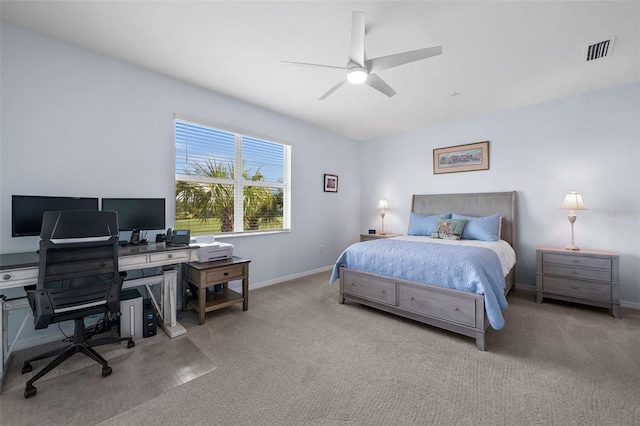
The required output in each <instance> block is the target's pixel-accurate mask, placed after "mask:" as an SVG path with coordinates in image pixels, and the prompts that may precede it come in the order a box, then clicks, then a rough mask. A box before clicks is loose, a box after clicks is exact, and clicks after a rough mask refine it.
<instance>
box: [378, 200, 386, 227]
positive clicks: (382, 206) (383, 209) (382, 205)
mask: <svg viewBox="0 0 640 426" xmlns="http://www.w3.org/2000/svg"><path fill="white" fill-rule="evenodd" d="M378 210H381V212H380V217H382V229H381V231H380V235H386V234H385V232H384V214H385V212H386V210H389V204H387V200H386V199H385V198H380V201H378Z"/></svg>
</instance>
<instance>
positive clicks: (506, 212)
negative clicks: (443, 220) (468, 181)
mask: <svg viewBox="0 0 640 426" xmlns="http://www.w3.org/2000/svg"><path fill="white" fill-rule="evenodd" d="M411 211H412V212H414V213H418V214H421V215H425V216H428V215H434V214H443V213H458V214H461V215H465V216H490V215H494V214H499V215H500V216H502V234H501V235H502V237H501V238H502V239H503V240H505V241H506V242H508V243H509V244H510V245H511V247H513V248H514V249H515V246H516V192H515V191H512V192H485V193H475V194H427V195H414V196H413V201H412V203H411Z"/></svg>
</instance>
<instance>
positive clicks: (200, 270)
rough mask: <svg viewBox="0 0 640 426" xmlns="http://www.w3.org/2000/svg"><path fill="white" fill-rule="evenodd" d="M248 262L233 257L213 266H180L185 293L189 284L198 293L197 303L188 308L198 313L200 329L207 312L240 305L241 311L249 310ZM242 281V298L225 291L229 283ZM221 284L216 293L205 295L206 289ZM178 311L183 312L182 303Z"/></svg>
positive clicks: (196, 263)
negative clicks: (220, 289)
mask: <svg viewBox="0 0 640 426" xmlns="http://www.w3.org/2000/svg"><path fill="white" fill-rule="evenodd" d="M249 262H251V261H250V260H247V259H242V258H240V257H237V256H233V257H232V258H231V259H223V260H216V261H213V262H204V263H198V262H191V263H183V264H182V288H183V291H185V290H186V289H187V288H188V287H189V284H193V285H195V286H196V288H197V289H198V294H197V297H198V301H197V303H195V304H191V306H192V307H193V309H195V310H196V312H198V320H199V323H200V325H202V324H204V315H205V314H206V313H207V312H211V311H215V310H217V309H222V308H226V307H227V306H231V305H234V304H236V303H242V310H243V311H246V310H247V309H249ZM234 280H242V294H239V293H237V292H235V291H233V290H231V289H230V288H229V281H234ZM218 284H222V286H223V288H222V291H221V292H220V293H211V294H208V292H207V287H211V286H214V285H218ZM182 310H183V311H184V310H186V300H185V301H184V302H182Z"/></svg>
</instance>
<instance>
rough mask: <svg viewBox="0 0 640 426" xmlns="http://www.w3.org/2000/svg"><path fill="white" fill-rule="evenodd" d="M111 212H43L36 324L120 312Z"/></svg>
mask: <svg viewBox="0 0 640 426" xmlns="http://www.w3.org/2000/svg"><path fill="white" fill-rule="evenodd" d="M117 223H118V222H117V216H116V213H115V212H102V211H57V212H45V213H44V216H43V220H42V231H41V234H40V236H41V240H40V266H39V275H38V283H37V285H36V290H35V292H33V293H32V294H31V295H30V296H31V297H30V302H31V306H32V308H33V311H34V323H35V328H46V327H47V326H48V325H49V324H51V323H55V322H60V321H66V320H69V319H76V318H80V317H85V316H88V315H94V314H97V313H101V312H107V311H111V312H118V311H119V310H120V288H121V286H122V278H121V277H120V274H119V271H118V226H117Z"/></svg>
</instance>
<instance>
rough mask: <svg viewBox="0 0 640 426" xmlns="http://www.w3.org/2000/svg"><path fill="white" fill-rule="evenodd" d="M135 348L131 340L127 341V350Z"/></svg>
mask: <svg viewBox="0 0 640 426" xmlns="http://www.w3.org/2000/svg"><path fill="white" fill-rule="evenodd" d="M135 346H136V342H134V341H133V340H129V342H127V349H131V348H135Z"/></svg>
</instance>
